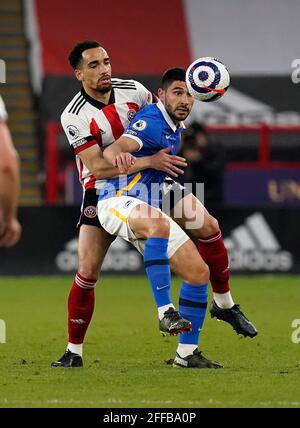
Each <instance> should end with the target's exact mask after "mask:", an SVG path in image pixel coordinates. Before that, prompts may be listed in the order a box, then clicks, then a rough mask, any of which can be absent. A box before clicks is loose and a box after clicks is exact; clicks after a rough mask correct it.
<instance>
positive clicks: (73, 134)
mask: <svg viewBox="0 0 300 428" xmlns="http://www.w3.org/2000/svg"><path fill="white" fill-rule="evenodd" d="M67 130H68V134H69V135H70V137H71V138H72V140H76V138H78V137H79V129H78V128H76V126H74V125H69V126H67Z"/></svg>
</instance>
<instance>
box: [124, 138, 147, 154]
mask: <svg viewBox="0 0 300 428" xmlns="http://www.w3.org/2000/svg"><path fill="white" fill-rule="evenodd" d="M122 137H128V138H131V139H132V140H135V141H136V142H137V143H138V144H139V146H140V147H139V149H138V152H139V151H140V150H141V148H142V147H143V144H144V143H143V141H142V140H141V139H140V138H139V137H136V136H134V135H131V134H123V135H122Z"/></svg>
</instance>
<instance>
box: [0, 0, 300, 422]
mask: <svg viewBox="0 0 300 428" xmlns="http://www.w3.org/2000/svg"><path fill="white" fill-rule="evenodd" d="M299 16H300V3H299V1H298V0H286V1H285V2H282V1H281V0H264V2H261V1H259V0H252V1H251V2H249V1H246V0H226V1H224V0H172V1H158V0H153V1H152V2H148V1H146V0H140V1H137V0H132V1H131V2H129V3H124V2H123V1H121V0H114V1H113V2H104V1H102V0H98V1H97V0H86V1H85V2H79V1H77V0H73V1H70V0H64V1H58V0H53V1H52V2H46V1H44V0H24V1H22V0H1V2H0V58H1V59H3V60H5V62H6V68H7V70H6V71H7V74H6V77H7V79H6V83H5V84H1V85H0V94H1V96H2V97H3V99H4V101H5V103H6V106H7V109H8V113H9V122H8V124H9V127H10V129H11V131H12V134H13V139H14V142H15V144H16V146H17V149H18V151H19V153H20V157H21V173H22V191H21V198H20V210H19V213H20V214H19V215H20V221H21V223H22V225H23V236H22V239H21V241H20V243H19V244H18V245H17V246H16V247H14V248H12V249H9V250H4V249H0V357H1V358H0V359H1V369H2V371H1V380H0V407H98V408H99V407H110V408H112V407H188V408H194V407H300V399H299V397H300V395H299V346H300V345H299V342H300V337H299V335H300V331H299V328H298V329H297V327H299V325H300V320H299V319H298V318H299V280H298V276H297V275H294V274H298V273H299V271H300V254H299V249H298V242H299V238H300V228H299V214H300V212H299V207H300V206H299V202H300V167H299V165H300V163H299V162H300V138H299V132H300V128H299V126H300V120H299V118H300V107H299V96H300V84H296V83H293V81H292V73H294V74H293V75H294V78H296V80H297V78H298V77H299V76H300V72H299V71H298V70H297V68H296V67H297V66H298V67H299V65H298V64H299V63H300V61H299V60H298V61H296V62H294V61H295V60H296V59H297V58H299V38H300V37H299V36H300V30H299V24H298V17H299ZM85 38H89V39H90V38H95V39H98V40H99V41H100V42H101V43H103V45H104V46H105V47H106V48H107V50H108V51H109V54H110V55H111V58H112V66H113V74H114V75H115V76H117V77H127V78H128V77H134V78H136V79H137V80H140V81H141V82H143V83H144V84H146V85H147V86H148V87H149V88H150V89H152V90H156V89H157V86H158V82H159V76H160V74H161V73H162V72H163V71H164V70H165V69H166V68H168V67H170V66H175V65H178V66H183V67H186V66H187V65H188V64H189V63H190V62H191V61H192V60H194V59H195V58H197V57H199V56H203V55H212V56H216V57H217V58H220V59H221V60H223V61H224V62H225V63H226V65H227V66H228V68H229V70H230V73H231V78H232V84H231V87H230V89H229V91H228V92H227V94H226V96H225V97H224V98H222V99H221V100H219V101H218V102H216V103H209V104H207V105H206V104H204V103H203V104H198V105H197V106H196V107H195V109H194V111H193V115H192V120H196V121H200V122H202V123H204V124H205V125H206V126H207V128H208V133H209V139H210V144H212V145H213V144H220V145H221V146H220V145H219V146H218V147H222V149H223V150H224V151H225V160H226V163H225V168H224V169H223V171H222V174H223V179H222V182H223V198H221V197H220V201H217V203H214V204H208V207H209V209H210V211H211V212H212V213H213V214H215V215H216V216H217V217H218V219H219V221H220V224H221V227H222V230H223V232H224V236H225V238H226V244H227V246H228V248H229V250H230V254H231V265H232V270H233V273H242V274H246V275H243V276H240V275H235V276H234V278H233V281H232V289H233V294H234V297H235V299H236V302H239V303H241V304H242V309H243V310H245V313H246V314H247V316H249V317H250V319H251V320H253V321H254V322H255V324H256V326H257V327H258V329H259V335H258V337H257V338H255V339H254V340H251V341H250V340H243V341H242V340H239V337H238V336H237V335H235V334H234V333H233V332H232V330H231V328H230V327H229V326H228V325H227V324H225V323H217V322H215V321H214V320H210V319H209V317H207V319H206V320H205V328H204V331H203V334H201V336H202V339H201V344H200V345H201V348H200V349H201V350H203V351H204V354H205V355H206V356H207V357H209V358H212V359H215V360H217V361H220V362H222V363H223V364H224V366H225V369H224V370H222V371H218V372H221V373H215V372H213V373H212V372H211V371H204V372H203V371H202V370H201V371H200V373H199V372H198V371H197V373H195V372H193V371H192V372H189V371H188V372H186V371H184V373H183V372H182V371H180V370H173V371H172V368H171V367H169V366H166V365H164V364H163V360H165V359H168V358H170V357H171V356H172V355H174V349H175V347H176V339H174V338H173V339H172V338H170V339H166V340H165V341H163V340H162V338H161V337H160V336H159V334H158V332H157V319H156V317H155V316H154V315H155V312H154V311H155V308H154V305H153V300H152V298H151V296H150V292H149V286H148V283H147V280H146V276H145V274H144V270H143V268H142V261H141V258H140V256H139V255H138V253H137V252H136V251H135V250H134V249H133V248H130V247H128V246H127V244H126V243H124V242H122V241H118V242H117V243H116V244H114V245H113V247H112V249H111V251H110V253H109V255H108V256H107V258H106V261H105V269H104V271H105V272H107V273H113V274H118V276H117V277H116V276H115V275H105V276H104V275H103V276H101V279H100V281H99V285H98V286H97V305H96V311H95V314H94V316H93V322H92V324H91V326H90V328H89V331H88V334H87V340H86V346H85V353H84V364H85V367H84V370H82V371H79V372H78V371H76V372H74V371H72V370H71V371H59V372H57V371H55V370H54V371H53V370H51V368H50V367H49V365H50V362H51V361H53V359H55V358H57V357H58V356H59V355H61V353H62V352H63V349H64V346H65V342H66V300H67V295H68V292H69V288H70V284H71V283H72V281H73V273H74V272H75V270H76V248H77V236H76V231H75V224H76V222H77V218H78V213H79V205H78V203H79V200H80V192H79V188H78V185H77V173H76V171H75V169H74V161H73V159H72V156H73V155H72V154H71V152H70V149H69V145H68V143H67V142H66V140H65V138H64V136H63V134H62V132H61V128H60V125H59V116H60V113H61V111H62V110H63V109H64V107H65V104H66V102H67V101H68V100H69V98H70V97H71V96H72V95H73V93H74V91H76V90H77V87H78V85H77V83H76V81H75V79H74V78H73V77H72V72H71V69H70V68H69V66H68V64H67V54H68V52H69V50H70V47H71V46H72V45H73V44H74V43H76V42H77V41H78V40H79V39H85ZM292 64H293V65H292ZM220 196H221V195H220ZM221 200H222V202H221ZM138 273H141V274H142V276H138V275H137V274H138ZM252 273H255V274H258V273H263V275H255V277H253V276H251V275H249V274H252ZM266 273H268V274H271V275H265V274H266ZM278 273H284V274H287V275H278ZM290 273H291V274H293V275H289V274H290ZM21 275H22V276H21ZM52 275H60V276H59V277H58V276H54V277H51V276H52ZM131 275H135V277H134V280H133V278H132V276H131ZM179 287H180V281H179V279H175V280H174V282H173V283H172V293H174V295H175V293H176V295H178V292H179ZM3 326H4V328H3ZM5 326H6V332H5ZM291 326H292V327H293V328H291ZM5 333H7V334H6V335H5ZM292 333H293V334H292ZM169 370H171V371H172V373H171V372H170V371H169ZM73 414H75V413H73ZM96 414H97V417H98V415H99V414H98V413H95V415H96ZM77 416H78V413H76V417H77ZM97 422H99V421H98V420H97Z"/></svg>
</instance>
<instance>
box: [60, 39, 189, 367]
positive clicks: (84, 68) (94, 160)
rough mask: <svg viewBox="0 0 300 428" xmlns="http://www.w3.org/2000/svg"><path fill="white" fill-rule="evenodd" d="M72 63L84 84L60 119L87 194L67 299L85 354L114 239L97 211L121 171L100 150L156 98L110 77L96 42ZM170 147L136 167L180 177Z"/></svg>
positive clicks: (74, 340)
mask: <svg viewBox="0 0 300 428" xmlns="http://www.w3.org/2000/svg"><path fill="white" fill-rule="evenodd" d="M69 62H70V64H71V66H72V68H73V69H74V71H75V75H76V78H77V79H78V80H79V81H81V83H82V88H81V91H80V92H79V93H77V94H76V95H75V97H74V98H73V99H72V101H71V102H70V103H69V104H68V106H67V107H66V109H65V110H64V112H63V114H62V116H61V122H62V125H63V128H64V131H65V133H66V135H67V137H68V140H69V142H70V145H71V147H72V149H73V150H74V153H75V155H76V163H77V167H78V171H79V179H80V182H81V184H82V186H83V189H84V192H83V202H82V207H81V216H80V219H79V223H78V227H79V228H80V229H79V241H78V272H77V274H76V276H75V279H74V282H73V285H72V288H71V290H70V294H69V298H68V332H69V340H68V346H67V349H68V350H69V351H70V352H71V354H76V355H79V356H81V355H82V344H83V340H84V336H85V333H86V330H87V328H88V325H89V323H90V320H91V317H92V314H93V310H94V302H95V293H94V289H95V286H96V282H97V280H98V275H99V270H100V269H101V266H102V263H103V260H104V257H105V255H106V252H107V250H108V248H109V246H110V244H111V243H112V241H113V240H114V237H113V236H111V235H109V234H108V233H107V232H106V231H105V230H104V229H103V228H102V227H101V226H100V223H99V220H98V217H97V210H96V206H97V201H98V193H99V191H100V190H101V188H102V187H103V184H104V182H105V180H104V179H105V178H108V177H112V176H117V175H118V170H117V168H115V167H113V166H112V165H111V164H109V163H108V162H107V161H105V160H104V159H103V156H102V148H104V147H106V146H107V145H109V144H111V143H113V142H114V141H115V139H117V138H119V137H120V136H121V135H122V133H123V131H124V129H126V127H127V126H128V124H129V121H130V120H131V119H132V118H133V116H134V115H135V114H136V112H137V111H138V110H139V109H140V108H142V107H143V106H145V105H147V104H149V103H152V101H153V100H154V101H155V96H153V95H152V94H151V92H149V91H148V90H147V89H146V88H145V87H144V86H143V85H142V84H140V83H139V82H136V81H133V80H122V79H111V64H110V58H109V56H108V54H107V52H106V50H105V49H104V48H103V47H102V46H101V45H100V44H99V43H98V42H96V41H83V42H80V43H78V44H77V45H76V46H75V47H74V48H73V49H72V51H71V53H70V55H69ZM168 150H169V149H168ZM168 150H166V151H161V152H160V153H158V154H156V155H155V156H153V157H152V158H151V159H150V158H149V157H147V158H144V159H140V161H139V162H137V163H136V164H135V165H134V166H133V170H132V171H139V170H142V169H145V168H149V167H150V166H151V167H152V168H158V169H164V170H165V171H167V172H168V173H170V174H172V173H173V174H174V175H175V176H177V175H178V173H180V172H181V170H180V169H178V168H177V167H176V165H177V166H186V163H185V162H184V160H183V159H180V158H179V157H177V156H172V155H168V154H167V152H168ZM96 177H97V179H96ZM76 364H77V363H76V358H75V361H73V360H72V356H71V357H70V354H67V355H66V356H65V357H64V358H63V360H59V361H55V362H53V364H52V365H53V366H69V365H76Z"/></svg>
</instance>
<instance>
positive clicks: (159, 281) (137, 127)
mask: <svg viewBox="0 0 300 428" xmlns="http://www.w3.org/2000/svg"><path fill="white" fill-rule="evenodd" d="M164 78H165V81H166V82H167V85H165V89H164V94H162V93H161V94H160V95H162V96H161V99H162V101H160V102H159V103H158V104H156V105H151V106H149V107H146V108H145V109H143V110H142V111H141V112H140V113H138V114H137V115H136V117H135V119H134V120H133V121H132V123H131V124H130V125H129V127H128V128H127V130H126V131H125V133H124V134H123V136H122V137H121V138H120V139H119V140H117V142H116V143H114V144H112V145H111V146H109V147H108V148H107V149H106V150H104V158H105V159H106V160H107V161H109V162H111V163H112V164H113V165H115V166H117V167H118V168H119V171H120V173H127V172H128V170H129V169H130V167H131V165H132V163H133V162H134V161H135V159H136V157H138V156H148V155H151V154H153V153H155V152H157V151H158V150H161V149H163V148H166V147H170V146H171V147H172V153H176V152H177V150H178V148H179V144H180V135H181V132H182V130H183V125H182V121H183V120H185V119H186V117H187V116H188V114H189V112H190V110H191V108H192V105H193V98H192V97H191V95H190V94H189V93H188V91H187V87H186V84H185V71H184V70H182V69H177V68H175V69H171V70H169V71H168V73H167V74H165V75H164ZM163 85H164V82H163ZM163 95H165V97H164V96H163ZM130 153H133V154H134V156H133V155H131V154H130ZM165 177H166V173H164V172H161V171H156V170H153V169H146V170H144V171H141V172H139V173H137V174H129V175H127V176H123V177H121V178H116V179H110V180H108V181H107V183H106V185H105V186H104V188H103V190H102V191H101V193H100V195H99V202H98V217H99V220H100V223H101V225H102V226H103V227H104V229H105V230H106V231H107V232H108V233H110V234H112V235H117V236H121V237H122V238H124V239H125V240H127V241H129V242H131V243H132V244H133V245H134V246H135V247H136V248H137V249H138V250H139V251H140V252H141V253H142V254H143V256H144V263H145V268H146V272H147V276H148V279H149V282H150V284H151V287H152V291H153V294H154V298H155V302H156V305H157V308H158V316H159V326H160V330H161V331H162V332H164V333H169V334H173V333H175V334H176V333H180V336H179V344H178V348H177V352H176V355H175V358H174V365H177V366H180V367H185V368H220V367H222V366H221V365H220V364H218V363H216V362H213V361H210V360H208V359H206V358H205V357H203V355H202V354H201V352H199V350H198V342H199V335H200V331H201V329H202V325H203V322H204V318H205V313H206V307H207V283H208V279H209V270H208V267H207V265H206V264H205V263H204V261H203V259H202V258H201V256H200V254H199V252H198V251H197V248H196V246H195V245H194V244H193V242H192V241H191V240H190V239H189V237H188V236H187V234H186V233H185V232H184V231H183V230H182V229H181V228H180V227H179V226H178V225H177V223H175V221H174V220H172V219H171V218H170V217H168V216H167V215H166V214H164V213H163V212H162V211H161V210H160V209H159V206H160V203H161V192H160V188H161V185H162V184H163V182H164V180H165ZM171 270H172V271H173V272H175V273H176V274H177V275H178V276H180V277H181V278H182V279H183V283H182V287H181V290H180V299H179V312H178V311H176V310H175V307H174V305H173V304H172V300H171V293H170V285H171ZM190 326H191V327H192V329H191V330H190V331H189V329H190Z"/></svg>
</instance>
